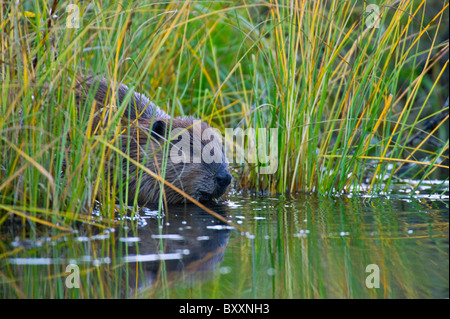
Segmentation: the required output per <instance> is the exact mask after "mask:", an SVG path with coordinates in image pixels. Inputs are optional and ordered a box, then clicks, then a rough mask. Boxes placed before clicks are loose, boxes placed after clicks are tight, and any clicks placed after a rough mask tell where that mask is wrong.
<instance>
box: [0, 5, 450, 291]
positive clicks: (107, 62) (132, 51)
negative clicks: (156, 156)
mask: <svg viewBox="0 0 450 319" xmlns="http://www.w3.org/2000/svg"><path fill="white" fill-rule="evenodd" d="M75 3H76V4H77V5H78V8H79V13H80V16H79V17H80V28H68V27H67V25H66V23H67V21H68V20H67V19H68V17H69V14H70V13H69V12H67V11H66V9H67V3H66V2H61V1H53V2H48V1H41V0H36V1H20V3H19V4H17V2H15V1H12V2H10V1H3V2H2V3H1V5H0V15H1V17H2V19H1V24H0V29H1V34H0V48H1V49H0V90H1V91H0V152H1V159H0V212H1V215H0V227H2V225H4V223H5V222H6V221H7V220H8V218H9V217H10V216H16V217H17V218H19V219H20V220H21V221H22V223H23V225H24V226H25V225H27V226H29V227H31V230H30V229H28V228H27V230H26V231H24V232H23V234H22V235H23V236H36V233H35V230H34V229H35V226H37V225H39V226H43V227H49V228H50V229H51V230H52V232H54V236H58V234H61V233H64V232H70V231H73V229H74V223H77V222H81V223H83V224H92V225H95V226H96V227H97V228H99V229H103V228H111V227H115V226H116V225H117V223H118V221H117V216H122V215H126V214H127V213H128V211H127V206H126V205H123V203H128V202H129V199H128V197H127V196H128V195H127V192H126V190H127V187H128V180H126V179H125V180H124V179H123V176H122V174H120V173H119V171H117V172H115V173H114V174H113V175H112V176H111V177H109V178H105V166H104V163H105V162H106V161H107V160H109V159H111V158H116V159H120V158H126V159H129V157H128V156H127V154H126V153H122V152H120V151H119V149H120V147H119V142H118V140H119V139H118V137H119V135H120V134H127V133H126V132H124V131H123V130H122V129H123V128H121V127H119V125H118V123H119V120H120V117H121V115H122V113H123V111H124V108H125V105H126V103H127V102H128V101H129V99H130V96H129V97H128V99H127V100H126V101H125V102H124V103H123V104H122V105H116V108H114V109H113V110H112V111H111V112H109V113H108V114H107V115H108V116H107V117H106V120H105V123H104V125H103V127H101V128H98V129H97V130H94V129H93V128H92V123H93V118H94V107H93V103H94V102H93V99H92V96H90V97H89V98H87V100H86V101H85V102H84V103H83V104H82V105H80V106H77V105H76V101H75V90H74V88H75V85H76V82H75V79H76V77H77V75H79V74H83V75H87V74H95V75H101V76H105V77H106V78H108V79H110V80H111V82H112V87H113V89H114V88H115V87H117V85H118V83H125V84H127V85H128V86H129V87H131V88H134V89H135V90H136V91H139V92H143V93H144V94H146V95H147V96H149V97H150V98H151V100H152V101H154V103H155V104H157V105H159V106H161V107H162V108H163V109H165V110H166V111H167V113H168V114H171V115H173V116H185V115H195V116H197V117H200V118H202V119H204V120H206V121H209V122H210V123H211V124H212V125H213V126H214V127H217V128H219V130H221V131H222V132H223V130H224V128H225V127H232V128H234V127H236V124H237V123H239V125H240V126H241V127H243V128H249V127H252V128H272V127H276V128H279V134H278V136H277V141H276V142H277V145H278V153H277V158H278V169H277V171H276V173H275V174H271V175H261V174H258V173H257V166H258V165H259V164H260V163H244V164H242V165H241V164H239V165H238V164H236V165H233V174H234V177H235V181H236V185H235V186H236V188H237V189H243V190H250V191H261V192H265V193H268V194H276V193H286V192H288V193H297V192H314V193H319V194H328V195H333V194H337V193H342V192H349V193H352V192H364V193H369V194H376V193H380V192H383V193H388V192H389V188H390V185H391V184H392V183H393V182H398V181H400V182H405V181H406V182H407V183H413V184H414V186H415V187H416V189H418V187H419V186H420V183H421V182H423V181H425V180H432V179H440V180H448V132H447V130H448V103H447V104H445V100H446V99H447V97H448V93H447V89H448V49H449V47H448V45H449V44H448V34H447V35H446V33H445V32H447V29H446V28H447V27H446V25H448V1H444V2H440V1H438V2H430V1H428V2H427V1H412V0H402V1H381V2H380V3H378V5H379V8H380V12H381V18H380V21H379V26H380V27H379V28H368V27H367V22H370V21H369V20H370V19H371V18H373V16H371V15H370V12H366V6H367V5H368V3H365V2H363V1H346V2H343V1H337V0H336V1H332V0H330V1H276V0H275V1H268V2H265V1H257V2H249V1H242V2H215V1H192V2H191V1H169V2H156V3H155V2H140V1H102V2H101V3H100V2H97V1H91V2H82V1H81V2H75ZM112 99H113V101H112V102H113V103H112V104H114V99H116V97H115V96H112ZM431 121H435V123H434V124H433V126H431V127H427V123H429V122H431ZM413 137H414V138H413ZM129 160H130V162H131V159H129ZM139 168H140V171H139V174H142V173H143V172H146V171H145V167H144V166H142V165H141V166H140V167H139ZM442 172H444V173H442ZM146 173H152V174H155V177H156V178H157V179H158V180H160V181H161V183H162V184H163V183H165V182H164V174H165V165H162V167H161V170H160V171H159V172H146ZM113 181H116V182H117V183H115V182H113ZM162 184H161V185H162ZM163 202H164V196H163V195H162V196H161V198H160V201H159V211H160V212H161V210H162V207H163ZM134 208H136V205H135V207H134ZM94 209H97V210H95V211H98V212H99V213H98V214H92V212H93V211H94ZM105 249H106V248H105ZM10 254H11V252H8V251H6V250H5V249H4V248H2V251H1V252H0V255H1V256H2V257H4V256H9V255H10ZM56 254H57V253H56V252H55V255H56ZM74 255H76V254H74ZM55 267H56V266H55ZM30 277H32V275H31V276H30ZM99 285H100V286H102V287H103V285H102V283H99ZM116 288H117V287H116ZM117 289H119V288H117ZM60 291H62V290H60ZM166 292H167V293H168V291H166ZM81 293H82V294H83V292H81ZM24 294H25V295H29V294H31V295H32V292H24ZM110 295H114V294H112V293H111V294H109V293H108V291H103V290H102V292H101V296H110ZM87 296H88V294H87V292H84V295H82V296H81V295H80V296H77V297H87ZM59 297H63V295H59Z"/></svg>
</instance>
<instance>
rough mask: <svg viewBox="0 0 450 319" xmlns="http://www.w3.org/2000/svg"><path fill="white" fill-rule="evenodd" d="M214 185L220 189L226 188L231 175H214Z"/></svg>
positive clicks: (225, 173)
mask: <svg viewBox="0 0 450 319" xmlns="http://www.w3.org/2000/svg"><path fill="white" fill-rule="evenodd" d="M215 178H216V183H217V185H218V186H219V187H220V188H225V189H226V188H227V186H228V185H230V183H231V174H230V173H228V172H225V171H223V172H220V173H219V174H217V175H216V177H215Z"/></svg>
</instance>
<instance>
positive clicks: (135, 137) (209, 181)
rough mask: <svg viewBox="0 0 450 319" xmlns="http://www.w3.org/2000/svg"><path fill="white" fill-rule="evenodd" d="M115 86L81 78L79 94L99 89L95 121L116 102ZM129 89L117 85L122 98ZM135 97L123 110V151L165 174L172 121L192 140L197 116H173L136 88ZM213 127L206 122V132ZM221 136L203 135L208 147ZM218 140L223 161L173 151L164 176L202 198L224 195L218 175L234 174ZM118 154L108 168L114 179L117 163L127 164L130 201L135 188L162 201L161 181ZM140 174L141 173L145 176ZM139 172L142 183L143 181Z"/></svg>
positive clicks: (170, 196)
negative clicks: (178, 159)
mask: <svg viewBox="0 0 450 319" xmlns="http://www.w3.org/2000/svg"><path fill="white" fill-rule="evenodd" d="M110 87H111V85H110V83H109V82H107V81H106V80H105V79H101V80H98V79H95V78H90V79H86V78H82V79H81V80H80V81H79V87H78V90H77V92H78V94H77V97H78V98H79V99H82V98H86V96H87V93H88V92H89V90H91V89H94V90H95V89H96V93H95V101H96V102H97V108H98V110H97V111H96V114H97V116H96V119H95V121H94V126H97V125H98V123H101V122H102V117H101V114H103V115H104V116H105V114H107V112H104V110H103V108H105V107H106V108H110V107H111V106H109V105H108V104H109V101H111V89H110ZM127 92H128V87H126V86H125V85H119V87H118V91H117V93H118V94H117V96H118V100H119V103H120V102H122V100H123V99H124V97H125V95H126V94H127ZM131 100H132V101H131V102H130V105H129V106H128V107H127V109H126V110H125V111H124V114H123V121H122V125H123V127H124V130H123V132H122V135H121V145H122V151H123V152H124V153H126V154H128V155H129V156H130V157H131V158H133V159H135V160H136V161H138V162H140V163H142V164H144V165H145V166H146V167H147V168H148V169H149V170H151V171H152V172H154V173H156V174H158V175H160V174H161V171H162V165H163V158H164V149H165V148H166V145H167V144H166V143H168V139H169V137H170V133H171V132H169V127H170V125H172V130H173V129H175V128H183V129H186V130H188V132H189V136H190V145H191V146H192V143H193V124H194V121H195V120H197V119H195V118H193V117H183V118H174V119H171V118H170V116H168V115H167V114H166V113H165V112H164V111H162V110H161V109H160V108H159V107H157V106H156V105H154V104H153V103H151V102H150V101H149V100H148V99H147V98H146V97H145V96H144V95H142V94H139V93H134V94H133V96H132V99H131ZM155 123H158V124H159V125H158V126H157V129H158V128H159V131H158V132H156V131H155V126H154V124H155ZM208 128H210V126H209V125H208V124H207V123H205V122H201V132H202V133H203V131H204V130H205V129H208ZM175 139H176V138H175ZM174 142H176V141H174V140H172V141H171V143H170V146H169V152H170V150H171V149H172V147H174V144H176V143H174ZM219 142H220V136H217V135H214V137H213V139H212V140H201V147H202V148H203V147H204V146H205V145H206V144H207V143H219ZM214 145H215V146H216V147H219V148H220V149H222V163H211V164H208V163H205V162H204V161H203V159H202V160H201V163H193V161H192V157H191V161H190V162H188V163H174V162H173V161H172V160H171V158H170V156H169V158H168V159H167V166H166V170H165V176H164V178H165V179H166V180H167V181H168V182H170V183H172V184H173V185H175V186H176V187H178V188H179V189H181V190H183V191H184V192H186V193H187V194H188V195H190V196H191V197H193V198H194V199H196V200H198V201H208V200H211V199H213V198H220V197H222V196H223V194H224V192H226V191H224V189H223V187H222V186H218V184H217V178H216V175H217V174H222V175H223V174H228V175H229V168H228V164H227V163H226V159H225V155H224V153H223V148H222V145H219V144H214ZM169 154H170V153H169ZM113 158H116V155H115V154H113V156H112V159H111V161H110V162H108V163H107V167H108V169H107V171H108V172H109V174H110V179H109V180H113V178H112V174H113V172H114V170H115V166H117V164H119V165H120V166H122V177H123V181H127V183H128V199H129V200H128V201H129V202H130V203H131V202H133V200H134V198H135V195H136V193H137V201H138V204H139V205H146V204H151V203H157V202H158V201H159V197H160V186H161V182H159V181H157V180H156V179H154V178H153V177H151V176H150V175H149V174H146V173H145V172H142V170H138V169H137V167H136V165H134V164H133V163H131V162H129V161H127V160H126V159H125V158H122V159H121V161H120V163H117V162H116V161H115V160H114V159H113ZM127 167H128V168H127ZM141 174H142V177H140V175H141ZM138 175H139V176H138ZM139 177H140V183H139V182H138V179H139ZM230 178H231V176H230ZM138 183H139V185H138ZM138 186H139V187H138ZM164 191H165V199H166V201H167V203H169V204H177V203H183V202H185V201H186V199H185V197H184V196H183V195H182V194H180V193H178V192H176V191H175V190H173V189H172V188H170V187H167V186H165V187H164ZM222 198H223V197H222Z"/></svg>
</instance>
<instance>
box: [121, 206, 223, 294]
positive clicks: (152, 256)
mask: <svg viewBox="0 0 450 319" xmlns="http://www.w3.org/2000/svg"><path fill="white" fill-rule="evenodd" d="M208 208H210V209H212V210H213V211H215V212H217V213H219V214H221V215H225V214H226V213H228V207H227V206H225V205H219V204H213V205H208ZM146 222H147V224H146V225H144V226H141V227H138V229H137V232H136V231H128V232H127V237H125V238H122V239H121V241H122V243H123V244H125V245H127V246H128V247H127V250H124V251H126V252H127V255H126V256H125V257H124V261H125V265H126V267H127V268H128V273H129V276H128V280H129V283H130V288H131V289H134V288H135V287H136V278H137V281H138V282H137V287H138V288H142V287H144V286H149V285H152V284H153V283H154V282H155V281H156V280H158V278H160V276H161V271H162V269H163V267H164V268H165V271H166V272H167V276H168V278H169V280H176V278H179V277H177V276H178V275H183V276H189V277H190V278H191V279H195V278H200V279H204V277H205V275H208V274H210V271H211V270H213V269H214V268H215V266H216V265H217V264H218V263H219V262H221V261H222V259H223V254H224V252H225V246H226V244H227V242H228V237H229V234H230V228H231V227H229V226H228V225H226V224H225V223H223V222H222V221H220V220H218V219H216V218H215V217H213V216H211V215H210V214H208V213H207V212H205V211H204V210H202V209H201V208H199V207H197V206H195V205H179V206H170V207H169V208H168V209H167V211H166V216H165V217H163V218H161V219H160V220H159V221H158V218H149V219H146ZM136 263H137V265H136ZM136 266H137V267H136ZM136 269H138V270H139V272H138V275H137V276H136Z"/></svg>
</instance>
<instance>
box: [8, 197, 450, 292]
mask: <svg viewBox="0 0 450 319" xmlns="http://www.w3.org/2000/svg"><path fill="white" fill-rule="evenodd" d="M400 193H401V192H400ZM208 207H209V208H211V209H212V210H214V211H215V212H217V213H219V214H221V215H222V216H224V217H225V218H226V219H227V220H228V221H229V222H230V223H232V224H233V225H234V226H231V225H229V224H226V223H224V222H222V221H220V220H218V219H216V218H215V217H213V216H211V215H209V214H208V213H206V212H204V211H203V210H201V209H199V208H198V207H196V206H193V205H188V206H173V207H169V208H168V209H167V210H166V211H164V215H163V216H158V214H157V212H155V211H153V210H151V209H144V210H141V211H140V212H139V214H138V215H136V214H130V215H129V216H126V217H123V218H118V219H117V223H116V225H115V226H114V227H107V228H103V229H100V230H99V228H98V227H95V226H88V225H86V224H80V225H78V227H76V230H75V231H74V232H67V231H60V230H58V229H49V228H48V227H46V226H42V227H41V226H35V227H31V229H28V230H27V231H25V230H24V229H26V227H24V226H23V225H22V224H21V222H20V223H17V224H15V223H14V224H11V223H9V224H6V223H5V224H3V226H2V229H1V231H0V235H1V241H2V243H1V244H2V245H1V250H0V258H1V259H0V297H2V298H18V297H29V298H38V297H39V298H97V297H108V298H124V297H130V298H136V297H137V298H447V297H448V289H449V278H448V277H449V272H448V269H449V256H448V248H449V246H448V244H449V240H448V239H449V234H448V228H449V217H448V196H447V197H445V198H444V199H442V198H441V199H439V198H438V197H427V196H418V197H417V198H409V197H407V196H404V195H391V196H389V197H385V196H380V197H374V198H369V197H348V196H341V197H334V198H327V197H319V196H314V195H297V196H295V197H288V198H282V197H280V198H271V197H258V196H250V195H238V194H234V195H232V196H231V198H230V200H229V201H228V202H226V203H223V204H216V205H212V206H208ZM5 225H6V226H5ZM237 228H239V229H240V230H238V229H237ZM69 265H70V266H69ZM68 266H69V267H68ZM66 271H67V272H66ZM78 271H79V272H78ZM77 280H78V282H77ZM76 283H78V284H79V288H75V287H74V284H76ZM377 284H379V286H378V288H377ZM70 287H72V288H70Z"/></svg>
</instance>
